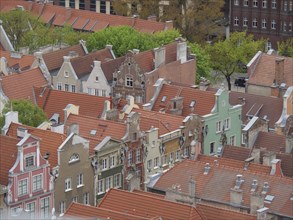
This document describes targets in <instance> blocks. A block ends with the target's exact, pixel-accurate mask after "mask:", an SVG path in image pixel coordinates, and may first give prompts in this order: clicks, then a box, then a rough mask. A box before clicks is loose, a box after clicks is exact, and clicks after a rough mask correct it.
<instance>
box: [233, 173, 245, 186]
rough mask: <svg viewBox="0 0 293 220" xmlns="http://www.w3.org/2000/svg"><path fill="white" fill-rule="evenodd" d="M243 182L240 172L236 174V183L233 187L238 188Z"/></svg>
mask: <svg viewBox="0 0 293 220" xmlns="http://www.w3.org/2000/svg"><path fill="white" fill-rule="evenodd" d="M243 182H244V180H243V179H242V175H241V174H238V175H237V176H236V184H235V186H234V189H240V187H241V184H242V183H243Z"/></svg>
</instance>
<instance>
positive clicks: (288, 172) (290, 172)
mask: <svg viewBox="0 0 293 220" xmlns="http://www.w3.org/2000/svg"><path fill="white" fill-rule="evenodd" d="M276 158H277V159H280V160H281V169H282V172H283V174H284V176H288V177H290V178H293V152H292V153H291V154H284V153H277V155H276Z"/></svg>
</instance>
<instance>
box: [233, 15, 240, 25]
mask: <svg viewBox="0 0 293 220" xmlns="http://www.w3.org/2000/svg"><path fill="white" fill-rule="evenodd" d="M234 26H239V18H238V17H237V16H236V17H234Z"/></svg>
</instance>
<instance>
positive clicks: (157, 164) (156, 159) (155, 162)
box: [154, 157, 160, 169]
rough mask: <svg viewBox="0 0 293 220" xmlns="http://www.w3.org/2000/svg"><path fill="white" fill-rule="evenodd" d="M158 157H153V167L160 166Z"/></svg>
mask: <svg viewBox="0 0 293 220" xmlns="http://www.w3.org/2000/svg"><path fill="white" fill-rule="evenodd" d="M159 161H160V160H159V157H155V158H154V169H158V168H159V166H160V162H159Z"/></svg>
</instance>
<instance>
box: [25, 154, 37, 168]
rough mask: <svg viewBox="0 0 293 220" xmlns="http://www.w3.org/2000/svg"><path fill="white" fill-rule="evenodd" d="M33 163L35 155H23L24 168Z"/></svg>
mask: <svg viewBox="0 0 293 220" xmlns="http://www.w3.org/2000/svg"><path fill="white" fill-rule="evenodd" d="M34 165H35V156H34V155H31V156H27V157H25V168H29V167H33V166H34Z"/></svg>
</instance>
